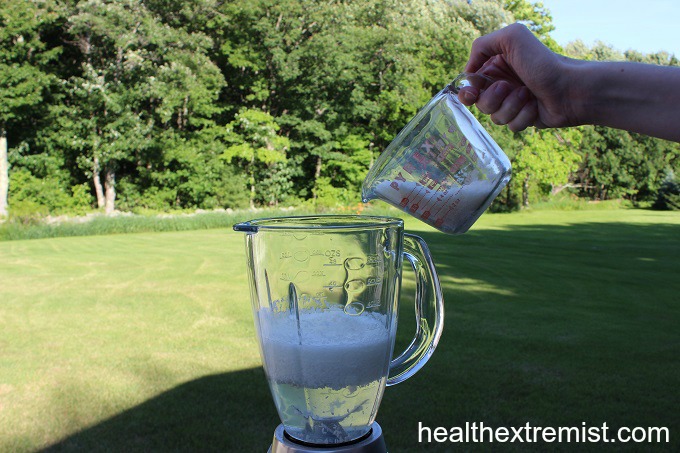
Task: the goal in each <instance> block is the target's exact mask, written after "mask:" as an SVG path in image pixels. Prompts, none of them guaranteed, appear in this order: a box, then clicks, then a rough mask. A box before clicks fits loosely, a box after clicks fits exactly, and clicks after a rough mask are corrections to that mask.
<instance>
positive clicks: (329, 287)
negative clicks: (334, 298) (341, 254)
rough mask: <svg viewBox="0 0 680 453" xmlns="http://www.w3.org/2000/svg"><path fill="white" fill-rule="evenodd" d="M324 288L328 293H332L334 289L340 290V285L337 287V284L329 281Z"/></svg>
mask: <svg viewBox="0 0 680 453" xmlns="http://www.w3.org/2000/svg"><path fill="white" fill-rule="evenodd" d="M324 288H326V289H328V291H330V292H333V290H334V289H335V288H342V285H338V282H336V281H335V280H331V281H330V282H328V284H327V285H325V286H324Z"/></svg>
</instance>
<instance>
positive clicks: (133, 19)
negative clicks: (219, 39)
mask: <svg viewBox="0 0 680 453" xmlns="http://www.w3.org/2000/svg"><path fill="white" fill-rule="evenodd" d="M74 12H75V14H74V15H73V16H72V17H71V18H70V19H69V22H68V24H67V26H68V34H69V37H70V39H71V40H72V42H74V43H75V45H76V46H77V48H78V49H79V51H80V54H81V58H82V70H81V72H80V73H79V74H77V75H75V76H73V77H71V78H70V79H69V80H68V81H67V83H66V87H67V98H68V99H69V100H70V101H71V102H67V103H63V104H61V105H59V106H57V107H56V108H55V109H54V112H53V113H54V116H55V122H56V123H57V124H58V129H57V130H56V131H55V134H54V137H53V140H54V141H56V142H59V141H61V142H62V145H63V148H64V149H65V151H67V152H71V153H75V154H77V158H76V159H75V160H76V161H77V162H78V163H79V165H80V167H81V169H82V170H83V171H85V172H86V173H88V174H89V175H90V176H91V178H92V183H93V186H94V189H95V194H96V196H97V205H98V206H99V207H100V208H104V210H105V212H106V213H111V212H112V211H113V210H114V208H115V199H116V181H117V179H119V178H117V172H118V171H119V170H127V171H125V172H124V173H123V175H121V176H124V177H125V176H128V174H129V173H135V168H136V167H137V166H140V165H146V166H147V167H151V166H153V164H154V163H156V164H157V163H158V161H159V159H158V158H157V156H158V154H159V153H160V154H161V155H162V153H163V151H164V150H160V151H159V148H158V144H159V142H160V141H161V140H153V139H152V137H158V135H157V134H156V132H155V128H160V129H161V130H163V131H167V130H168V129H170V128H172V129H173V130H174V131H175V132H177V133H179V134H180V135H181V134H185V133H189V132H191V131H196V130H200V129H202V128H205V127H212V126H214V121H213V120H212V116H213V115H215V114H217V113H219V112H220V110H221V109H220V108H219V107H218V106H217V105H216V104H215V101H216V99H217V97H218V95H219V92H220V90H221V89H222V87H223V86H224V84H225V81H224V77H223V76H222V74H221V73H220V71H219V70H218V69H217V67H216V66H215V65H214V64H213V63H212V61H210V60H209V59H208V58H207V56H206V54H207V50H208V49H209V48H210V47H211V45H212V41H211V40H210V39H209V38H207V37H206V36H205V35H203V34H201V33H189V32H187V31H186V30H184V29H182V28H171V27H167V26H165V25H164V24H162V23H161V22H160V21H159V20H158V17H157V16H155V15H154V13H153V12H152V11H150V10H149V9H148V8H146V6H145V4H144V3H142V2H138V1H134V0H124V1H110V0H88V1H84V2H80V3H78V4H77V5H76V10H75V11H74ZM165 135H166V136H167V134H165ZM170 142H171V143H177V142H176V141H170ZM166 143H167V142H166ZM160 161H161V162H162V159H160ZM161 171H162V170H161ZM102 176H103V181H102Z"/></svg>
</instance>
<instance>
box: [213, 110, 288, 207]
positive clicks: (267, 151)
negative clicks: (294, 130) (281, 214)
mask: <svg viewBox="0 0 680 453" xmlns="http://www.w3.org/2000/svg"><path fill="white" fill-rule="evenodd" d="M278 131H279V126H278V124H276V122H275V121H274V118H273V117H272V116H271V115H270V114H268V113H266V112H263V111H260V110H253V109H243V110H241V112H239V113H238V114H237V115H236V118H235V119H234V121H232V122H231V123H229V124H228V125H227V137H226V139H227V140H228V141H229V142H231V143H233V144H232V145H231V146H229V147H228V148H227V149H226V150H225V151H224V154H223V157H224V159H226V160H227V161H229V162H232V161H234V160H237V161H238V162H239V163H241V164H242V165H243V166H244V168H245V169H246V173H247V174H248V175H249V181H248V183H249V184H250V206H251V207H255V196H256V184H257V181H262V180H263V179H264V178H262V176H264V175H265V174H267V173H269V174H271V173H275V172H276V171H277V169H276V168H275V164H276V163H280V162H284V161H285V160H286V154H285V153H286V150H287V149H288V146H289V141H288V139H287V138H286V137H282V136H280V135H278V134H277V132H278ZM271 201H272V202H273V204H275V203H276V200H271Z"/></svg>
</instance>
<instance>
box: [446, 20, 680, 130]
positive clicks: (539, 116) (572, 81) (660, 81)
mask: <svg viewBox="0 0 680 453" xmlns="http://www.w3.org/2000/svg"><path fill="white" fill-rule="evenodd" d="M465 70H466V71H467V72H477V71H479V72H481V73H484V74H487V75H489V76H491V77H493V78H494V79H496V80H497V82H495V83H494V84H493V85H491V86H490V87H489V88H488V89H487V90H486V91H484V92H482V93H481V94H480V93H479V92H478V91H477V90H476V89H474V88H466V89H463V90H461V92H460V94H459V97H460V100H461V102H463V103H464V104H466V105H472V104H476V105H477V107H478V108H479V110H480V111H482V112H484V113H487V114H490V115H491V119H492V120H493V121H494V122H495V123H496V124H507V125H508V127H509V128H510V129H511V130H513V131H520V130H523V129H525V128H527V127H529V126H536V127H566V126H577V125H581V124H596V125H601V126H609V127H614V128H618V129H625V130H628V131H632V132H639V133H643V134H647V135H651V136H655V137H659V138H664V139H667V140H674V141H680V68H675V67H666V66H656V65H648V64H640V63H619V62H594V61H581V60H574V59H570V58H567V57H564V56H561V55H558V54H555V53H554V52H552V51H550V50H549V49H548V48H547V47H545V46H544V45H543V44H542V43H541V42H540V41H539V40H538V39H537V38H536V37H535V36H534V35H533V34H532V33H531V32H530V31H529V30H528V29H527V28H526V27H524V26H523V25H520V24H513V25H510V26H508V27H506V28H503V29H501V30H498V31H496V32H493V33H490V34H488V35H486V36H483V37H481V38H478V39H477V40H475V42H474V43H473V46H472V51H471V54H470V60H469V61H468V64H467V66H466V68H465Z"/></svg>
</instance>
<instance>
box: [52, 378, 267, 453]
mask: <svg viewBox="0 0 680 453" xmlns="http://www.w3.org/2000/svg"><path fill="white" fill-rule="evenodd" d="M278 423H279V422H278V417H277V416H276V411H275V409H274V403H273V401H272V399H271V396H270V394H269V388H268V387H267V382H266V380H265V377H264V372H263V371H262V369H261V368H257V369H247V370H242V371H235V372H231V373H223V374H215V375H209V376H204V377H201V378H198V379H195V380H193V381H189V382H187V383H184V384H181V385H179V386H177V387H175V388H173V389H171V390H168V391H166V392H164V393H161V394H159V395H158V396H156V397H154V398H152V399H150V400H148V401H145V402H144V403H142V404H140V405H138V406H136V407H133V408H131V409H129V410H127V411H124V412H122V413H120V414H118V415H116V416H114V417H112V418H110V419H108V420H104V421H102V422H101V423H99V424H97V425H95V426H92V427H90V428H86V429H84V430H82V431H80V432H78V433H75V434H73V435H71V436H69V437H68V438H66V439H64V440H62V441H61V442H59V443H57V444H55V445H52V446H51V447H48V448H47V449H45V450H43V451H46V452H61V451H115V452H122V451H126V452H127V451H139V452H142V451H223V452H237V451H266V446H267V445H268V444H269V442H271V437H272V435H273V433H274V428H276V425H277V424H278Z"/></svg>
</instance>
